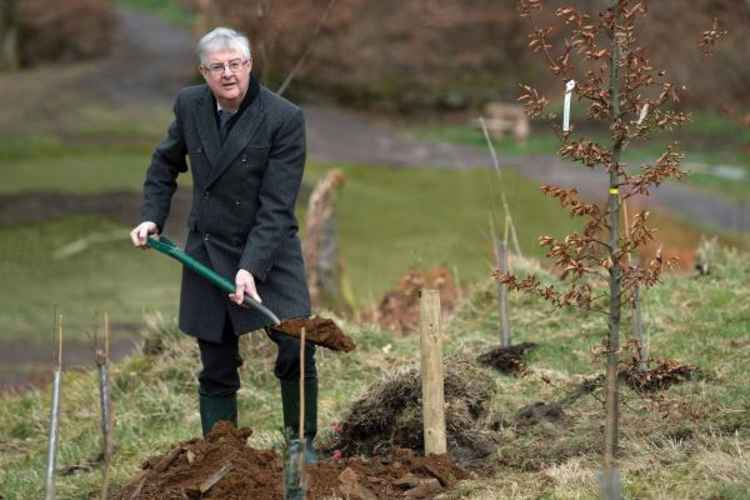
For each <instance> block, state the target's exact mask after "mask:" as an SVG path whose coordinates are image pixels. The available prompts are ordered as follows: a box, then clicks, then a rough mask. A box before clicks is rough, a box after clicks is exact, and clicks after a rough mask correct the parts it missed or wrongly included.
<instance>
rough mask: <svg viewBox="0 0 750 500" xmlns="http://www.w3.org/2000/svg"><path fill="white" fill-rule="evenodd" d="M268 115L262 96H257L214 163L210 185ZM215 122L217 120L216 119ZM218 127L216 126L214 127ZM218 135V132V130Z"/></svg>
mask: <svg viewBox="0 0 750 500" xmlns="http://www.w3.org/2000/svg"><path fill="white" fill-rule="evenodd" d="M265 118H266V115H265V113H263V107H262V104H261V99H260V96H256V97H255V99H253V101H252V103H251V104H250V105H249V106H248V107H247V108H245V110H244V111H242V115H241V116H240V117H239V119H238V120H237V123H235V124H234V126H233V127H232V130H231V131H230V132H229V136H227V138H226V140H225V141H224V145H223V146H222V147H221V150H220V152H219V155H218V158H217V160H216V163H215V164H214V165H213V169H212V170H211V174H210V177H209V180H208V186H210V185H211V184H213V183H214V182H216V180H217V179H218V178H219V177H221V175H222V174H223V173H224V172H225V171H226V169H227V168H229V166H230V165H231V164H232V161H233V160H234V159H235V158H236V157H237V155H239V154H240V152H241V151H242V150H243V149H244V148H245V147H246V146H247V144H248V143H249V142H250V140H251V139H252V138H253V136H254V135H255V133H256V132H257V131H258V129H259V128H260V126H261V125H262V124H263V122H264V121H265ZM214 123H215V121H214ZM214 128H216V127H214ZM217 137H218V132H217Z"/></svg>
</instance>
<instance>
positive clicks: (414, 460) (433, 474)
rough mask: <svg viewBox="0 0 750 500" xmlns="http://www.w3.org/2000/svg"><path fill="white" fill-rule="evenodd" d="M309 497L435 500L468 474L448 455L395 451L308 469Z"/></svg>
mask: <svg viewBox="0 0 750 500" xmlns="http://www.w3.org/2000/svg"><path fill="white" fill-rule="evenodd" d="M305 473H306V474H307V477H308V498H331V497H333V498H352V499H355V498H361V499H362V500H369V499H375V498H378V499H380V498H382V499H393V498H401V497H403V498H434V496H435V495H437V494H438V493H441V492H444V491H445V490H448V489H450V488H452V487H453V486H454V485H455V483H456V482H457V481H460V480H462V479H467V478H468V477H469V475H468V473H467V472H466V471H464V470H463V469H462V468H461V467H459V466H457V465H455V464H454V463H453V462H452V461H451V460H450V458H449V457H448V456H446V455H430V456H429V457H423V456H417V455H415V454H414V452H413V451H411V450H404V449H395V450H393V452H392V454H391V455H390V456H388V457H378V458H374V459H372V460H368V459H364V458H359V457H358V458H350V459H348V460H344V461H339V462H333V463H320V464H317V465H309V466H307V467H305Z"/></svg>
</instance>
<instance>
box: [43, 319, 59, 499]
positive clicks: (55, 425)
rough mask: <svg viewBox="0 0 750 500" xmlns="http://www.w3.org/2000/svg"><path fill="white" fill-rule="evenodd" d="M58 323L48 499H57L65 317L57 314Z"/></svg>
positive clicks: (49, 444) (51, 413) (49, 450)
mask: <svg viewBox="0 0 750 500" xmlns="http://www.w3.org/2000/svg"><path fill="white" fill-rule="evenodd" d="M55 319H56V323H57V334H58V336H57V368H56V369H55V373H54V379H53V382H52V408H51V410H50V418H49V420H50V423H49V442H48V446H47V475H46V486H47V495H46V497H45V498H46V500H55V498H56V495H55V465H56V462H57V438H58V435H57V434H58V427H59V424H60V381H61V378H62V336H63V317H62V314H60V315H57V314H55Z"/></svg>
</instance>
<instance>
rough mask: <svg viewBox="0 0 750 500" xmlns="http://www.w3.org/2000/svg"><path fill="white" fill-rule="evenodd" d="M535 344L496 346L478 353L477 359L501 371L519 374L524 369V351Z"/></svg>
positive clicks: (534, 346) (532, 347)
mask: <svg viewBox="0 0 750 500" xmlns="http://www.w3.org/2000/svg"><path fill="white" fill-rule="evenodd" d="M536 346H537V345H536V344H534V343H533V342H524V343H522V344H518V345H512V346H509V347H498V348H495V349H492V350H491V351H488V352H485V353H484V354H480V355H479V356H478V357H477V361H478V362H479V363H481V364H483V365H485V366H490V367H492V368H494V369H496V370H498V371H499V372H501V373H505V374H511V375H520V374H522V373H524V372H525V371H526V359H525V358H526V353H527V352H529V351H531V350H532V349H535V348H536Z"/></svg>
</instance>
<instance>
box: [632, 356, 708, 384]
mask: <svg viewBox="0 0 750 500" xmlns="http://www.w3.org/2000/svg"><path fill="white" fill-rule="evenodd" d="M698 375H700V371H699V370H698V368H697V367H695V366H693V365H685V364H682V363H679V362H678V361H675V360H673V359H659V360H655V361H654V362H653V367H652V368H648V369H646V370H641V369H640V367H639V366H638V365H637V363H633V364H630V365H627V366H624V367H622V368H620V377H622V380H624V381H625V383H626V384H627V385H628V386H629V387H630V388H631V389H633V390H634V391H637V392H656V391H662V390H666V389H668V388H670V387H671V386H673V385H675V384H680V383H682V382H686V381H688V380H693V379H694V378H695V377H697V376H698Z"/></svg>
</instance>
